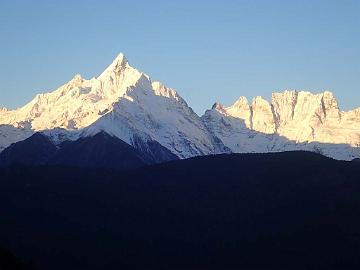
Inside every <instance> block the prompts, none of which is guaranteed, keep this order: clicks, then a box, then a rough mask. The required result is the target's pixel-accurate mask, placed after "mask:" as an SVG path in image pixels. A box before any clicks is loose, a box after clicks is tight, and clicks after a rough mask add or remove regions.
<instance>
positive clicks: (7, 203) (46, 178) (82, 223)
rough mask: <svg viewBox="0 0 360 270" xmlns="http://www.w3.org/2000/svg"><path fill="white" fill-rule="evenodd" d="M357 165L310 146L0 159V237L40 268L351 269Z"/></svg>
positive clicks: (359, 247)
mask: <svg viewBox="0 0 360 270" xmlns="http://www.w3.org/2000/svg"><path fill="white" fill-rule="evenodd" d="M359 175H360V167H359V166H358V165H357V163H355V162H344V161H337V160H333V159H329V158H326V157H323V156H321V155H318V154H315V153H309V152H300V151H299V152H286V153H270V154H231V155H217V156H204V157H198V158H192V159H187V160H180V161H174V162H170V163H164V164H158V165H155V166H150V167H144V168H140V169H137V170H131V171H121V172H117V171H114V170H92V169H90V170H89V169H87V170H81V169H76V168H65V167H8V168H6V169H3V170H0V212H1V219H2V222H0V245H2V246H4V247H7V248H9V249H11V250H14V252H16V254H18V255H19V256H21V257H22V258H26V259H29V260H31V261H34V262H35V263H36V266H38V267H39V269H53V270H57V269H59V270H60V269H88V270H91V269H108V270H112V269H276V270H278V269H359V267H360V218H359V216H360V196H359V194H360V181H359Z"/></svg>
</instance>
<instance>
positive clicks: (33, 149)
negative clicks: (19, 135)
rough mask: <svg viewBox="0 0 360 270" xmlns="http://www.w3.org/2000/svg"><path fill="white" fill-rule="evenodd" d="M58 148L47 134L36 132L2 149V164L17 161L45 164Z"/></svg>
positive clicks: (20, 162)
mask: <svg viewBox="0 0 360 270" xmlns="http://www.w3.org/2000/svg"><path fill="white" fill-rule="evenodd" d="M56 150H57V148H56V146H55V145H54V144H53V143H52V142H51V141H50V140H49V139H48V138H47V137H46V136H44V135H42V134H40V133H35V134H34V135H32V136H31V137H30V138H28V139H26V140H24V141H20V142H17V143H14V144H12V145H10V146H9V147H8V148H6V149H5V150H4V151H2V152H1V153H0V166H8V165H11V164H16V163H18V164H27V165H44V164H46V162H47V161H48V160H49V158H50V157H51V156H52V155H53V154H54V153H55V152H56Z"/></svg>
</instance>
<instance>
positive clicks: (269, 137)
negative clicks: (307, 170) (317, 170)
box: [203, 91, 360, 159]
mask: <svg viewBox="0 0 360 270" xmlns="http://www.w3.org/2000/svg"><path fill="white" fill-rule="evenodd" d="M219 106H221V105H219ZM219 106H218V107H219ZM203 121H204V123H205V125H206V126H207V127H208V129H209V130H210V131H211V132H212V133H213V134H214V136H217V137H218V138H219V139H220V140H222V141H223V142H224V144H225V145H226V146H227V147H229V148H230V149H231V150H232V151H234V152H258V151H260V152H268V151H284V150H290V149H303V150H314V149H313V148H316V149H315V150H316V151H318V152H324V153H325V154H327V155H329V156H332V157H335V158H344V159H352V158H353V156H354V155H355V156H356V155H358V149H357V147H358V146H359V145H360V109H357V110H353V111H349V112H343V111H341V110H340V109H339V106H338V103H337V101H336V98H335V97H334V95H333V94H332V93H331V92H328V91H325V92H324V93H320V94H312V93H310V92H303V91H301V92H298V91H285V92H283V93H273V94H272V99H271V103H269V102H267V101H266V100H264V99H263V98H261V97H255V98H254V99H253V101H252V102H251V103H249V102H248V100H247V99H246V98H245V97H240V98H239V99H238V100H237V101H236V102H235V103H234V104H233V105H232V106H230V107H223V106H222V110H218V109H217V108H214V109H213V110H208V111H207V112H206V113H205V115H204V116H203ZM224 122H226V128H225V127H221V124H222V123H224ZM255 137H256V138H257V139H256V140H255V139H254V138H255ZM259 137H261V139H259ZM328 144H331V145H328ZM251 145H253V147H251ZM334 147H335V148H336V149H337V150H336V151H335V153H331V152H332V151H333V150H331V151H330V150H329V148H334ZM353 148H354V149H353ZM339 149H340V150H339ZM341 149H344V150H341ZM339 152H341V154H339Z"/></svg>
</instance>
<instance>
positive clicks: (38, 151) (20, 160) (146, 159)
mask: <svg viewBox="0 0 360 270" xmlns="http://www.w3.org/2000/svg"><path fill="white" fill-rule="evenodd" d="M175 159H177V157H176V156H175V155H174V154H172V153H171V152H170V151H169V150H167V149H166V148H164V147H163V146H161V145H160V144H158V143H156V142H147V143H144V144H143V145H142V148H141V150H139V149H136V148H134V147H133V146H131V145H129V144H127V143H125V142H123V141H122V140H120V139H118V138H116V137H113V136H110V135H108V134H107V133H105V132H100V133H98V134H96V135H94V136H92V137H83V138H79V139H78V140H76V141H65V142H63V143H62V144H60V145H58V146H56V145H55V144H54V143H53V142H52V141H50V140H49V138H48V137H47V136H45V135H43V134H41V133H36V134H34V135H33V136H31V137H30V138H28V139H26V140H24V141H21V142H18V143H15V144H12V145H11V146H10V147H8V148H7V149H5V150H4V151H3V152H1V153H0V166H9V165H11V164H23V165H59V166H61V165H63V166H72V167H80V168H117V169H129V168H137V167H141V166H144V165H147V164H154V163H158V162H164V161H169V160H175Z"/></svg>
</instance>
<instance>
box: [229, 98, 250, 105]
mask: <svg viewBox="0 0 360 270" xmlns="http://www.w3.org/2000/svg"><path fill="white" fill-rule="evenodd" d="M248 104H249V102H248V99H247V98H246V97H244V96H241V97H239V98H238V100H237V101H236V102H235V103H234V105H233V106H235V107H243V106H248Z"/></svg>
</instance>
